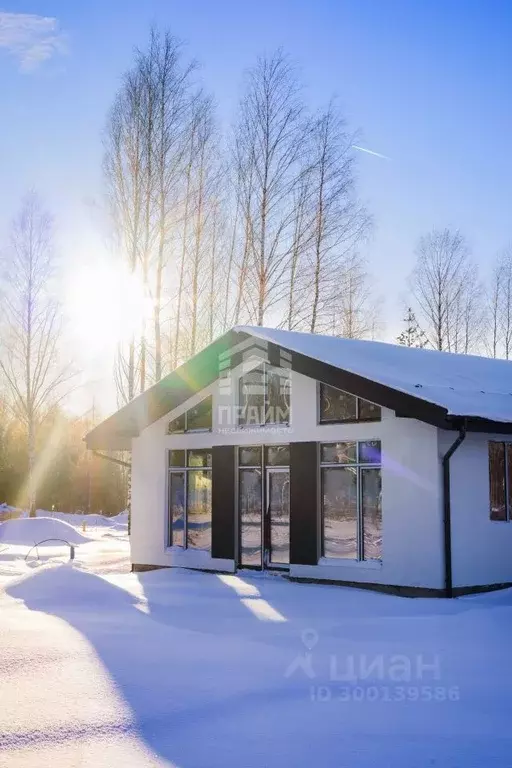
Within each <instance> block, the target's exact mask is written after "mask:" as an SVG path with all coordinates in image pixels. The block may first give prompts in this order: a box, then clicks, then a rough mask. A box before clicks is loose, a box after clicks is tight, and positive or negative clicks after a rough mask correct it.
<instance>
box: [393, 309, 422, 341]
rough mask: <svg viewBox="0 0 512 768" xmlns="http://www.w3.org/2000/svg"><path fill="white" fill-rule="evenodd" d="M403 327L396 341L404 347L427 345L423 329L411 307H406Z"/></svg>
mask: <svg viewBox="0 0 512 768" xmlns="http://www.w3.org/2000/svg"><path fill="white" fill-rule="evenodd" d="M404 323H405V328H404V330H403V331H402V333H401V334H400V335H399V336H397V339H396V340H397V341H398V343H399V344H402V345H403V346H404V347H418V348H419V349H423V347H426V346H427V345H428V339H427V336H426V334H425V333H424V331H422V330H421V328H420V326H419V324H418V321H417V320H416V315H415V314H414V312H413V311H412V309H411V307H409V308H408V309H407V315H406V317H404Z"/></svg>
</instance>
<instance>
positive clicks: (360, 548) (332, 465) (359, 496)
mask: <svg viewBox="0 0 512 768" xmlns="http://www.w3.org/2000/svg"><path fill="white" fill-rule="evenodd" d="M372 442H378V443H379V444H380V462H364V461H361V458H360V448H359V446H360V445H361V444H363V443H372ZM336 443H355V445H356V461H355V462H344V463H342V462H331V461H329V462H324V461H322V447H323V446H325V445H336ZM318 467H319V475H320V476H319V490H320V557H321V558H325V559H329V560H333V561H336V562H340V563H382V546H381V553H380V557H379V558H376V557H372V558H365V557H364V515H363V483H362V478H361V476H362V472H364V470H365V469H378V470H379V471H380V479H381V494H382V440H381V439H380V438H369V439H367V440H330V441H325V442H323V441H322V442H321V443H319V444H318ZM324 469H341V470H344V469H353V470H354V471H355V475H356V532H357V542H356V557H354V558H352V557H336V556H335V555H326V554H325V525H324V523H325V513H324V473H323V470H324ZM381 534H382V496H381Z"/></svg>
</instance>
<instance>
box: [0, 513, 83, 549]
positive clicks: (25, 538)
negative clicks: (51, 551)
mask: <svg viewBox="0 0 512 768" xmlns="http://www.w3.org/2000/svg"><path fill="white" fill-rule="evenodd" d="M43 539H65V540H66V541H68V542H69V543H70V544H82V543H85V542H87V541H91V539H90V538H89V537H88V536H84V535H83V534H82V533H80V531H77V529H76V528H74V527H73V526H72V525H70V524H69V523H65V522H64V521H63V520H59V519H57V518H50V517H25V518H20V519H18V520H7V521H6V522H5V523H0V542H1V543H2V544H17V545H22V546H23V545H25V546H33V545H34V544H37V543H38V542H40V541H43ZM47 543H48V546H55V545H56V542H55V541H53V542H51V541H49V542H47Z"/></svg>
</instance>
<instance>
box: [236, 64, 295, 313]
mask: <svg viewBox="0 0 512 768" xmlns="http://www.w3.org/2000/svg"><path fill="white" fill-rule="evenodd" d="M304 113H305V110H304V105H303V102H302V100H301V98H300V85H299V82H298V79H297V76H296V73H295V71H294V70H293V68H292V67H291V66H290V64H289V63H288V61H287V59H286V57H285V56H284V55H283V53H282V52H281V51H278V52H277V53H275V54H274V55H273V56H270V57H268V58H260V59H259V60H258V62H257V64H256V66H255V67H254V68H253V69H252V70H251V71H250V72H249V78H248V88H247V92H246V94H245V97H244V98H243V100H242V102H241V105H240V114H239V120H238V124H237V126H236V142H235V144H236V150H235V154H236V165H237V177H238V179H239V182H240V189H239V199H240V202H241V206H242V210H243V213H244V217H245V224H246V238H245V244H246V246H248V250H249V253H248V256H249V259H248V263H247V265H246V264H245V263H244V262H243V260H242V263H243V267H242V272H244V270H245V267H246V266H247V271H248V279H247V283H246V294H247V298H249V299H250V303H251V304H252V305H253V308H254V318H253V319H254V322H256V323H257V324H258V325H262V324H263V321H264V319H265V316H266V315H267V314H268V312H270V311H272V310H274V309H275V308H276V306H277V305H278V304H279V303H280V302H281V301H282V300H283V299H284V298H285V296H286V288H285V279H284V278H285V275H286V272H287V270H288V267H289V261H290V250H291V228H292V226H293V220H294V209H293V190H294V188H295V186H296V184H297V179H298V177H299V172H300V163H299V161H300V159H301V156H302V153H303V151H304V139H305V120H304ZM249 294H252V295H251V296H250V297H249Z"/></svg>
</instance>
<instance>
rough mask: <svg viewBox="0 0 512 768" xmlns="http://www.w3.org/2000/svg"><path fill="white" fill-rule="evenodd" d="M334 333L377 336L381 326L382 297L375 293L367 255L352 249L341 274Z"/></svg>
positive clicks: (366, 336)
mask: <svg viewBox="0 0 512 768" xmlns="http://www.w3.org/2000/svg"><path fill="white" fill-rule="evenodd" d="M337 281H338V287H337V290H336V296H337V300H336V301H337V303H336V304H333V305H332V306H333V312H332V327H331V329H330V331H331V333H332V334H333V335H335V336H343V337H344V338H346V339H365V338H372V339H374V338H376V337H377V336H378V335H379V332H380V330H381V318H380V299H379V298H378V297H376V296H374V294H373V291H372V286H371V284H370V280H369V275H368V272H367V270H366V263H365V260H364V258H363V257H362V256H361V255H360V254H359V253H357V252H356V253H351V254H350V255H349V256H348V258H347V259H346V260H345V263H344V265H343V269H341V270H340V274H339V276H338V278H337Z"/></svg>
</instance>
